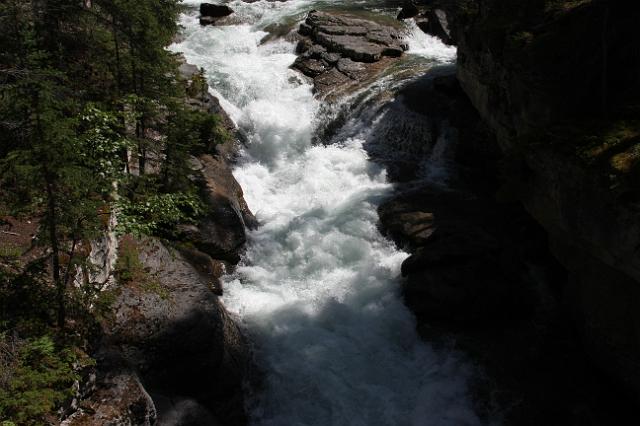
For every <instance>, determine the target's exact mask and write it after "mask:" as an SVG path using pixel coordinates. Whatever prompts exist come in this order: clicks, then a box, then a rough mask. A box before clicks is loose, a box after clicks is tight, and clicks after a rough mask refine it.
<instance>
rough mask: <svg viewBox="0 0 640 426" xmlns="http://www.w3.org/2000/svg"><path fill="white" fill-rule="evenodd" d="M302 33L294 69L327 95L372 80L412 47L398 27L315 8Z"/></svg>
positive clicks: (321, 92)
mask: <svg viewBox="0 0 640 426" xmlns="http://www.w3.org/2000/svg"><path fill="white" fill-rule="evenodd" d="M298 33H299V35H300V36H301V37H302V39H301V40H300V42H299V43H298V48H297V53H298V54H299V56H298V58H297V59H296V61H295V62H294V64H293V68H295V69H297V70H299V71H300V72H302V73H303V74H304V75H306V76H308V77H310V78H312V79H314V87H315V90H316V92H317V93H319V94H321V95H325V96H326V95H328V94H329V93H332V92H336V91H345V90H346V89H347V88H354V87H359V86H361V85H362V84H364V83H365V82H368V81H371V80H372V79H373V78H374V77H375V76H376V75H378V74H379V73H380V71H381V70H382V69H384V68H385V67H387V66H388V65H389V64H390V62H391V61H392V60H393V58H397V57H399V56H401V55H402V53H403V52H404V51H405V50H406V49H407V48H408V46H407V44H406V43H404V42H403V41H402V37H401V36H400V34H399V33H398V32H397V31H396V30H395V29H394V28H392V27H390V26H386V25H382V24H379V23H376V22H373V21H368V20H364V19H359V18H355V17H353V16H348V15H344V14H339V13H328V12H318V11H315V10H314V11H311V12H309V14H308V15H307V19H306V20H305V22H304V23H302V24H301V25H300V28H299V30H298Z"/></svg>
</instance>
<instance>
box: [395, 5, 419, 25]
mask: <svg viewBox="0 0 640 426" xmlns="http://www.w3.org/2000/svg"><path fill="white" fill-rule="evenodd" d="M419 13H420V10H419V9H418V6H416V4H415V3H414V2H413V1H411V0H408V1H406V2H405V3H404V6H402V10H400V13H398V20H399V21H402V20H404V19H409V18H413V17H414V16H417V15H418V14H419Z"/></svg>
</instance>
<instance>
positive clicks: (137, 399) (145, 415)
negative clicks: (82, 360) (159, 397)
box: [61, 351, 157, 426]
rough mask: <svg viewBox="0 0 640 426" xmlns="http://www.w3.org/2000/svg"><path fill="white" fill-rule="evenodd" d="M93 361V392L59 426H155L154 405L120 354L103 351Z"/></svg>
mask: <svg viewBox="0 0 640 426" xmlns="http://www.w3.org/2000/svg"><path fill="white" fill-rule="evenodd" d="M96 358H97V362H98V366H99V367H100V368H99V369H98V377H97V380H96V384H95V389H94V391H93V392H92V393H91V395H90V396H89V397H87V398H85V399H83V400H82V401H81V403H80V406H79V407H78V409H77V410H76V411H75V412H74V413H73V415H71V416H70V417H69V418H67V419H65V420H64V421H63V422H62V423H61V425H63V426H94V425H95V426H103V425H127V426H137V425H140V426H151V425H155V424H156V420H157V413H156V408H155V404H154V402H153V401H152V399H151V397H150V396H149V394H148V393H147V391H146V390H145V389H144V387H143V386H142V384H141V383H140V380H139V378H138V375H137V374H136V373H135V372H134V371H133V370H131V368H130V367H128V366H127V365H126V362H125V361H124V360H123V359H122V357H121V355H120V354H119V352H117V351H102V352H100V353H98V354H97V356H96Z"/></svg>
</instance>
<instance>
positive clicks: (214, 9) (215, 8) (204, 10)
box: [200, 3, 233, 25]
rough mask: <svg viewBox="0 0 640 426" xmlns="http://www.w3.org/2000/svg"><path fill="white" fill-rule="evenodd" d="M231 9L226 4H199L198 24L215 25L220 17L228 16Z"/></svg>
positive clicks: (231, 11)
mask: <svg viewBox="0 0 640 426" xmlns="http://www.w3.org/2000/svg"><path fill="white" fill-rule="evenodd" d="M232 13H233V9H231V8H230V7H229V6H226V5H218V4H212V3H202V4H200V25H215V24H216V22H217V21H218V20H219V19H220V18H224V17H225V16H229V15H231V14H232Z"/></svg>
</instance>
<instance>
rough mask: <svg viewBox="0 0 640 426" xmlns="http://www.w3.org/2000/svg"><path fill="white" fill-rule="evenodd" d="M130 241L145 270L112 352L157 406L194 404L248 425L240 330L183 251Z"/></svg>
mask: <svg viewBox="0 0 640 426" xmlns="http://www.w3.org/2000/svg"><path fill="white" fill-rule="evenodd" d="M126 238H127V240H126V241H124V243H123V244H128V245H129V246H130V247H135V250H134V253H136V252H137V255H138V258H139V261H140V262H141V268H142V269H141V271H139V272H138V273H136V274H135V276H134V278H133V279H132V280H131V281H128V282H126V283H123V284H121V287H120V288H119V290H118V294H117V297H116V300H115V302H114V305H113V317H112V319H111V321H110V323H109V324H108V326H106V327H105V329H104V332H105V346H108V347H115V348H118V350H119V351H121V353H122V354H123V356H124V358H125V360H126V362H127V364H128V365H129V366H131V367H132V368H133V369H134V370H135V371H137V372H138V373H139V374H140V376H141V378H142V381H143V383H144V384H145V388H146V389H147V390H148V391H149V392H150V393H151V394H152V395H153V397H154V400H155V399H157V400H166V398H170V399H171V398H173V399H175V398H187V399H193V400H195V401H198V403H200V404H202V405H203V406H204V407H206V409H207V410H209V411H211V412H212V413H214V414H215V416H216V417H218V418H220V419H225V420H227V421H228V422H229V423H231V424H234V422H239V421H241V420H242V419H243V418H244V410H243V397H242V382H243V379H244V375H245V373H246V371H247V367H248V362H249V358H248V347H247V344H246V341H245V339H244V337H243V335H242V333H241V332H240V330H239V328H238V327H237V326H236V324H235V323H234V322H233V320H232V319H231V318H230V316H229V314H228V313H227V312H226V310H225V309H224V306H223V305H222V304H221V303H220V301H219V300H218V297H217V296H216V295H214V294H213V292H212V291H211V289H210V283H209V282H208V280H207V278H206V277H205V276H203V274H202V273H200V271H198V270H197V269H196V268H194V267H193V266H192V265H191V263H190V262H189V261H187V259H186V258H185V257H184V256H183V255H182V254H181V253H180V252H179V251H177V250H175V249H171V248H168V247H166V246H165V245H164V244H162V243H161V242H160V241H158V240H155V239H144V240H139V241H137V240H133V239H131V238H129V237H126ZM163 407H167V409H169V410H172V409H173V408H172V406H171V405H166V404H163ZM159 415H162V416H164V415H167V413H166V412H160V413H159Z"/></svg>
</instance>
